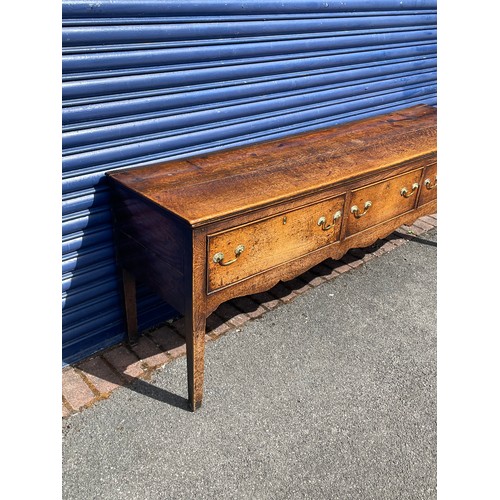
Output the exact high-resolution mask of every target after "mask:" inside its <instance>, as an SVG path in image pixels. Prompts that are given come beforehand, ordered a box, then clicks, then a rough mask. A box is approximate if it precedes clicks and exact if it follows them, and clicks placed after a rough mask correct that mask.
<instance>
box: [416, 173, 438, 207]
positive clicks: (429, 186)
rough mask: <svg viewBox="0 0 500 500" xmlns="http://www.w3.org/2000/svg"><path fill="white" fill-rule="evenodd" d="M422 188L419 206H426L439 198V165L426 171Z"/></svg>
mask: <svg viewBox="0 0 500 500" xmlns="http://www.w3.org/2000/svg"><path fill="white" fill-rule="evenodd" d="M423 179H424V180H423V182H422V188H421V190H420V198H419V200H418V204H419V206H420V205H425V203H429V202H430V201H433V200H435V199H436V198H437V163H434V165H429V166H428V167H426V168H425V170H424V177H423Z"/></svg>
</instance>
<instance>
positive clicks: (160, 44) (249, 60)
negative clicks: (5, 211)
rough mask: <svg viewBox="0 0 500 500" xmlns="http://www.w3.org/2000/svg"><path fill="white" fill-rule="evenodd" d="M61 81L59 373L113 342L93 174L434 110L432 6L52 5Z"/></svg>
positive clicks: (107, 233)
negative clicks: (59, 11)
mask: <svg viewBox="0 0 500 500" xmlns="http://www.w3.org/2000/svg"><path fill="white" fill-rule="evenodd" d="M62 67H63V90H62V94H63V110H62V119H63V186H62V190H63V242H62V254H63V280H62V284H63V301H62V303H63V320H62V321H63V361H64V362H65V363H71V362H74V361H76V360H78V359H81V358H83V357H85V356H87V355H89V354H91V353H93V352H95V351H96V350H99V349H102V348H104V347H107V346H109V345H112V344H113V343H116V342H118V341H120V340H122V338H123V323H122V310H121V302H120V294H119V287H118V282H117V278H116V268H115V263H114V251H113V241H112V230H111V215H110V207H109V193H108V191H107V188H106V185H105V183H104V178H103V176H104V172H106V171H107V170H111V169H115V168H123V167H127V166H130V165H137V164H149V163H154V162H156V161H158V160H160V159H167V158H171V159H174V158H181V157H186V156H190V155H193V154H199V153H208V152H211V151H216V150H220V149H224V148H227V147H229V146H231V147H234V146H242V145H245V144H250V143H255V142H257V141H262V140H268V139H274V138H278V137H282V136H286V135H289V134H292V133H297V132H303V131H307V130H314V129H317V128H321V127H326V126H331V125H335V124H338V123H342V122H345V121H350V120H354V119H358V118H363V117H368V116H372V115H376V114H381V113H384V112H388V111H391V110H395V109H400V108H403V107H406V106H410V105H413V104H418V103H426V104H431V105H435V104H436V2H435V1H427V0H423V1H415V0H414V1H403V2H401V1H400V0H398V1H394V0H381V1H377V2H373V1H368V0H366V1H361V0H346V1H344V2H323V1H310V0H289V1H287V2H281V1H275V0H268V1H261V0H258V1H253V2H236V1H234V0H229V1H226V2H217V1H192V0H185V1H182V2H181V1H168V0H151V1H135V2H134V1H125V0H122V1H111V0H108V1H102V2H99V3H96V2H91V1H70V0H64V1H63V59H62ZM138 296H139V319H140V324H141V328H146V327H149V326H152V325H154V324H156V323H158V322H159V321H162V320H165V319H167V318H169V317H172V315H174V314H175V311H173V310H172V309H171V308H170V307H169V306H168V305H165V304H163V303H162V302H161V301H160V300H159V299H158V298H157V297H156V296H154V295H153V294H152V293H151V292H150V291H149V290H146V289H143V288H140V289H139V293H138Z"/></svg>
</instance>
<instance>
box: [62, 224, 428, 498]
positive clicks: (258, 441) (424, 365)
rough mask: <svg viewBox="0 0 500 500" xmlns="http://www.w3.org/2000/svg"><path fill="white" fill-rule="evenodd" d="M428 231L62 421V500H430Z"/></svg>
mask: <svg viewBox="0 0 500 500" xmlns="http://www.w3.org/2000/svg"><path fill="white" fill-rule="evenodd" d="M436 241H437V234H436V230H431V231H429V232H427V233H426V234H424V235H422V236H420V237H416V238H414V239H413V240H410V241H409V242H408V243H406V244H404V245H401V246H400V247H398V248H396V249H394V250H392V251H391V252H388V253H386V254H383V255H381V256H380V257H378V258H375V259H372V260H370V261H369V262H367V263H366V264H365V265H364V266H361V267H359V268H357V269H354V270H352V271H350V272H348V273H344V274H341V275H340V276H338V277H337V278H335V279H334V280H331V281H329V282H325V283H324V284H322V285H320V286H318V287H316V288H313V289H311V290H308V291H307V292H306V293H304V294H302V295H300V296H299V297H298V298H296V299H295V300H294V301H293V302H291V303H289V304H286V305H283V306H281V307H278V308H276V309H275V310H273V311H271V312H268V313H266V314H265V315H263V316H262V317H260V318H258V319H256V320H254V321H250V322H248V323H246V324H245V325H244V326H243V327H242V328H241V329H239V330H236V331H234V330H233V331H232V332H231V333H229V334H228V335H226V336H223V337H221V338H219V339H218V340H217V341H215V342H210V343H208V344H207V349H206V368H205V395H204V402H203V407H202V408H201V410H199V411H197V412H196V413H191V412H189V411H187V410H186V408H187V407H186V405H185V397H186V395H185V392H186V360H185V358H179V359H177V360H175V361H173V362H171V363H169V364H167V365H166V366H165V367H164V368H163V369H161V370H159V371H158V372H156V373H155V375H154V376H153V378H152V379H151V380H149V381H144V380H137V382H135V383H134V384H132V385H131V386H127V387H124V388H121V389H119V390H117V391H115V392H114V393H113V394H112V395H111V396H110V398H109V399H108V400H105V401H102V402H100V403H99V404H96V405H94V406H93V407H91V408H89V409H87V410H85V411H84V412H82V413H80V414H76V415H74V416H72V417H71V418H70V419H67V420H64V421H63V456H62V460H63V465H62V469H63V478H62V479H63V491H62V493H63V498H64V499H65V500H70V499H78V500H80V499H81V500H83V499H85V500H86V499H109V500H115V499H126V500H133V499H142V500H145V499H147V500H149V499H189V500H191V499H273V500H274V499H314V500H316V499H342V500H351V499H377V500H378V499H384V500H385V499H398V500H402V499H412V500H414V499H435V498H436V302H437V299H436V253H437V252H436V249H437V248H436V247H437V243H436Z"/></svg>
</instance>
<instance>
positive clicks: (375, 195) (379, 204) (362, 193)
mask: <svg viewBox="0 0 500 500" xmlns="http://www.w3.org/2000/svg"><path fill="white" fill-rule="evenodd" d="M421 175H422V169H418V170H413V171H411V172H408V173H406V174H402V175H398V176H396V177H392V178H390V179H388V180H385V181H381V182H377V183H375V184H371V185H370V186H366V187H363V188H360V189H356V190H354V191H353V192H352V197H351V203H350V206H349V207H346V210H349V214H348V219H347V227H346V237H348V236H351V235H353V234H355V233H359V232H360V231H364V230H365V229H368V228H370V227H372V226H375V225H377V224H380V223H381V222H384V221H386V220H389V219H392V218H393V217H396V216H398V215H401V214H404V213H405V212H408V211H410V210H412V209H413V208H414V206H415V203H416V200H417V196H418V192H419V191H420V185H419V182H420V179H421Z"/></svg>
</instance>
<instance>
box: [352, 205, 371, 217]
mask: <svg viewBox="0 0 500 500" xmlns="http://www.w3.org/2000/svg"><path fill="white" fill-rule="evenodd" d="M371 206H372V202H371V201H367V202H365V211H364V212H363V213H362V214H360V213H359V208H358V206H357V205H353V206H352V207H351V213H352V214H354V217H356V219H359V218H360V217H363V215H366V212H368V209H369V208H370V207H371Z"/></svg>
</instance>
